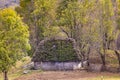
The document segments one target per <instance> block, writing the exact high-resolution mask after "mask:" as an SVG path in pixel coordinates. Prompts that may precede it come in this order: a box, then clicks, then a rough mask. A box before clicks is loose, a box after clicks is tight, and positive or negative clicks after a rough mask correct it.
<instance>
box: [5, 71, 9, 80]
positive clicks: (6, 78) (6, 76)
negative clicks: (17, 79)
mask: <svg viewBox="0 0 120 80" xmlns="http://www.w3.org/2000/svg"><path fill="white" fill-rule="evenodd" d="M7 73H8V72H7V71H4V80H8V75H7Z"/></svg>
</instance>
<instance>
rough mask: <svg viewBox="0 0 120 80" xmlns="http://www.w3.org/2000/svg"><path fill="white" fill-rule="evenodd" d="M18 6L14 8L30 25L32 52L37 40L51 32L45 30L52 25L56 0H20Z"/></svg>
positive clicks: (37, 42)
mask: <svg viewBox="0 0 120 80" xmlns="http://www.w3.org/2000/svg"><path fill="white" fill-rule="evenodd" d="M20 6H21V7H19V8H17V9H16V10H17V12H19V13H20V14H21V16H22V17H23V18H24V22H25V23H26V24H28V25H29V27H30V43H31V46H32V52H33V53H34V51H35V49H36V48H37V46H38V44H39V42H40V41H41V40H43V39H44V38H45V36H46V35H44V34H51V32H50V33H46V32H47V30H49V29H50V28H52V27H53V26H54V21H55V18H56V13H55V10H56V7H57V0H21V1H20ZM31 6H32V7H31ZM19 9H20V10H19ZM48 32H49V31H48Z"/></svg>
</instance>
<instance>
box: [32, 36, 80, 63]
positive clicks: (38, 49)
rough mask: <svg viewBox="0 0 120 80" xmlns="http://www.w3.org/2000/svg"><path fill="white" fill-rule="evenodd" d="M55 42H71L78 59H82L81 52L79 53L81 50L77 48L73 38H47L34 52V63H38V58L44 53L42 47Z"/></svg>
mask: <svg viewBox="0 0 120 80" xmlns="http://www.w3.org/2000/svg"><path fill="white" fill-rule="evenodd" d="M53 40H60V41H67V42H68V41H69V42H71V43H72V45H73V49H74V51H75V53H76V54H77V56H78V58H79V59H80V58H81V56H80V51H79V48H78V47H77V43H76V41H75V39H73V38H66V39H63V38H56V39H55V38H54V39H50V38H46V39H45V40H42V41H40V43H39V44H38V47H37V48H36V50H35V52H34V55H33V58H32V61H34V62H37V61H39V60H37V59H36V57H37V56H38V55H39V54H40V52H41V51H42V50H41V47H42V46H44V44H45V43H46V42H47V41H53Z"/></svg>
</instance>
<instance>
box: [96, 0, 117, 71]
mask: <svg viewBox="0 0 120 80" xmlns="http://www.w3.org/2000/svg"><path fill="white" fill-rule="evenodd" d="M97 4H98V5H99V6H98V7H97V13H96V14H97V16H98V17H97V21H98V25H97V27H96V30H97V34H98V35H97V37H98V39H97V40H98V41H97V42H96V44H95V45H96V48H97V51H98V53H99V54H100V57H101V60H102V64H103V70H104V69H105V68H106V67H105V66H106V61H105V56H106V50H108V49H110V43H111V42H112V41H114V39H115V30H116V27H115V26H114V19H113V16H114V10H113V4H112V1H111V0H99V1H98V3H97Z"/></svg>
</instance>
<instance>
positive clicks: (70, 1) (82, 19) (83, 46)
mask: <svg viewBox="0 0 120 80" xmlns="http://www.w3.org/2000/svg"><path fill="white" fill-rule="evenodd" d="M94 3H95V1H94V0H93V1H88V0H81V1H79V0H67V1H65V0H62V1H61V3H60V4H59V7H58V21H59V26H60V29H62V31H63V32H65V33H66V35H67V36H68V37H69V38H73V39H75V41H76V43H77V45H76V46H77V47H76V48H77V49H78V51H79V52H78V53H77V54H78V56H79V58H80V59H81V60H82V61H85V60H86V59H88V57H89V56H88V57H87V58H86V55H85V54H89V53H90V40H91V39H90V35H89V32H90V30H91V29H90V26H91V24H92V23H91V20H90V16H91V13H92V11H93V5H94ZM88 36H89V37H88ZM88 38H89V39H88Z"/></svg>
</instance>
